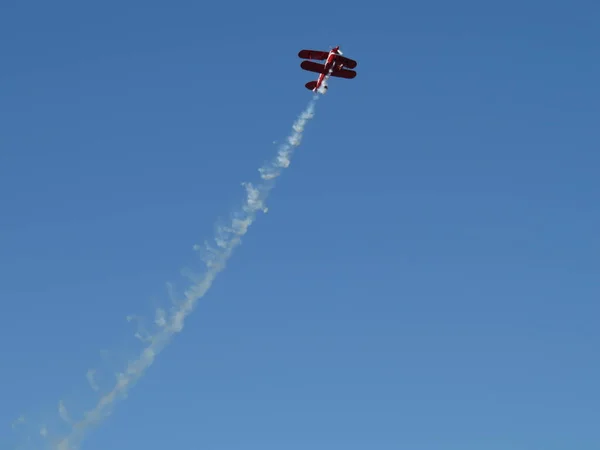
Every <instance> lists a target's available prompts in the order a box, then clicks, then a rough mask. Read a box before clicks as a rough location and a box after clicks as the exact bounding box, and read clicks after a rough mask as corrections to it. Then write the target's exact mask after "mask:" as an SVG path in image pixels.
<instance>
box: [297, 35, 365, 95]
mask: <svg viewBox="0 0 600 450" xmlns="http://www.w3.org/2000/svg"><path fill="white" fill-rule="evenodd" d="M298 56H299V57H300V58H302V59H313V60H317V61H323V60H325V64H317V63H314V62H312V61H302V63H301V64H300V67H302V68H303V69H304V70H308V71H309V72H315V73H318V74H319V78H318V79H317V81H309V82H308V83H306V84H305V86H306V88H307V89H310V90H311V91H317V90H318V89H319V88H320V87H321V85H323V87H324V88H325V89H327V84H324V83H323V81H324V80H325V77H327V76H329V75H330V76H332V77H338V78H346V79H352V78H354V77H355V76H356V72H355V71H354V70H348V69H354V68H355V67H356V65H357V62H356V61H354V60H353V59H350V58H346V57H345V56H342V51H341V50H340V46H339V45H338V46H337V47H335V48H332V49H331V50H330V51H329V53H327V52H324V51H321V50H300V52H298ZM344 67H347V68H348V69H344Z"/></svg>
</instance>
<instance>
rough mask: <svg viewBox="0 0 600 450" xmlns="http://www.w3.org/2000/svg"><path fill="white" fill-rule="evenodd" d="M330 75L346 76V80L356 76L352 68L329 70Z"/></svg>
mask: <svg viewBox="0 0 600 450" xmlns="http://www.w3.org/2000/svg"><path fill="white" fill-rule="evenodd" d="M331 76H332V77H338V78H347V79H348V80H351V79H352V78H354V77H355V76H356V72H355V71H354V70H348V69H342V70H334V71H333V72H331Z"/></svg>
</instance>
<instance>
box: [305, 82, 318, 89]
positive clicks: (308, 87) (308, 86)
mask: <svg viewBox="0 0 600 450" xmlns="http://www.w3.org/2000/svg"><path fill="white" fill-rule="evenodd" d="M304 86H306V89H308V90H311V91H312V90H313V89H314V88H316V87H317V82H316V81H314V80H313V81H309V82H308V83H306V84H305V85H304Z"/></svg>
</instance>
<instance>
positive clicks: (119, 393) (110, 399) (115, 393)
mask: <svg viewBox="0 0 600 450" xmlns="http://www.w3.org/2000/svg"><path fill="white" fill-rule="evenodd" d="M318 98H319V96H318V95H317V94H315V95H314V96H313V98H312V99H311V101H310V102H309V104H308V106H307V107H306V109H305V110H304V111H303V112H302V113H301V114H300V116H299V117H298V119H297V120H296V121H295V122H294V124H293V126H292V130H293V131H292V133H291V134H290V135H289V136H288V137H287V139H286V141H285V142H284V143H283V144H281V145H280V146H279V148H278V151H277V155H276V156H275V157H274V158H273V160H272V161H270V162H268V163H266V164H265V165H264V166H263V167H261V168H260V169H259V172H260V175H261V179H262V181H261V182H260V183H258V184H256V185H254V184H251V183H243V186H244V188H245V190H246V198H245V200H244V202H243V204H242V206H241V208H240V209H239V210H238V211H235V212H234V213H233V214H232V216H231V218H230V222H229V223H228V224H227V225H224V226H219V227H217V230H216V233H215V236H214V238H213V242H212V243H205V245H204V247H201V246H194V249H195V250H199V251H201V252H202V256H203V260H204V263H205V266H206V271H205V272H204V274H203V275H201V276H199V277H197V278H196V279H195V280H194V281H193V283H192V285H191V286H189V287H188V289H187V290H186V291H185V292H184V294H183V298H180V299H173V300H174V301H173V306H172V307H171V309H170V310H169V311H167V310H165V309H161V308H159V309H157V310H156V312H155V317H154V320H153V325H152V327H153V329H152V331H148V330H146V332H145V333H144V336H143V339H140V340H141V341H142V342H143V343H144V345H145V347H144V348H143V350H142V351H141V352H140V353H139V355H138V356H137V357H135V358H134V359H133V360H130V361H129V362H128V363H127V365H126V367H125V368H124V370H123V371H122V372H120V373H118V374H117V375H116V383H115V384H114V386H113V387H112V388H111V389H110V390H109V391H108V392H107V393H105V394H104V395H102V396H101V397H100V398H99V399H98V400H97V402H96V404H95V406H94V407H92V408H91V409H89V410H88V411H85V412H84V413H83V417H81V418H80V419H76V418H74V417H73V416H72V415H71V414H69V413H67V410H66V408H65V405H64V404H63V402H62V401H61V402H60V403H59V408H58V410H59V411H58V412H59V415H60V417H61V418H62V420H63V424H64V423H65V422H66V423H67V424H68V425H69V431H68V432H66V433H63V434H62V436H59V437H52V438H51V442H50V445H51V448H52V449H53V450H75V449H77V448H79V447H80V445H81V443H82V441H83V439H84V437H85V435H86V433H87V432H88V431H89V430H90V429H91V428H92V427H94V426H96V425H98V424H100V422H102V420H103V419H104V418H106V417H107V416H108V415H109V414H110V413H111V411H112V409H113V407H114V406H115V404H116V403H117V401H118V400H120V399H124V398H126V396H127V394H128V392H129V390H130V389H131V388H132V387H133V386H134V384H135V383H136V382H137V381H138V380H139V379H140V377H141V376H142V375H144V373H145V372H146V370H147V369H148V368H149V367H150V366H151V365H152V363H153V362H154V360H155V359H156V357H157V356H158V354H159V353H160V352H161V351H162V350H163V349H164V348H165V347H166V346H167V345H168V344H169V342H170V341H171V338H172V337H173V336H174V335H175V334H177V333H179V332H181V331H182V329H183V326H184V322H185V319H186V317H187V316H188V315H189V314H191V313H192V311H193V310H194V307H195V305H196V303H197V302H198V300H200V299H201V298H202V297H203V296H204V295H205V294H206V293H207V291H208V290H209V289H210V287H211V285H212V283H213V281H214V280H215V278H216V277H217V275H218V274H219V273H220V272H221V271H222V270H223V269H224V268H225V266H226V263H227V261H228V260H229V258H230V257H231V255H232V253H233V251H234V250H235V248H236V247H238V246H239V245H240V243H241V239H242V237H243V236H244V235H245V234H246V233H247V231H248V229H249V227H250V226H251V225H252V223H253V222H254V220H255V219H256V215H257V213H258V212H260V211H262V212H266V211H267V208H266V206H265V201H266V200H267V197H268V196H269V193H270V191H271V190H272V189H273V187H274V186H275V179H276V178H277V177H279V176H280V175H281V173H282V171H283V170H284V169H285V168H287V167H288V166H289V165H290V161H291V158H292V156H293V153H294V150H295V148H296V147H298V146H299V145H300V143H301V140H302V135H303V132H304V128H305V126H306V124H307V122H308V121H309V120H310V119H312V117H313V115H314V109H315V106H316V102H317V100H318ZM129 319H131V317H130V318H129ZM138 334H139V333H138ZM138 337H139V336H138ZM94 375H95V372H94V371H93V370H90V371H89V372H88V373H87V379H88V382H89V385H90V386H91V387H92V389H93V390H94V391H97V390H98V385H97V384H96V382H95V379H94ZM39 433H40V434H41V435H42V436H43V437H47V436H49V433H48V429H47V428H46V426H44V427H43V428H42V429H41V430H40V431H39ZM47 439H50V437H47Z"/></svg>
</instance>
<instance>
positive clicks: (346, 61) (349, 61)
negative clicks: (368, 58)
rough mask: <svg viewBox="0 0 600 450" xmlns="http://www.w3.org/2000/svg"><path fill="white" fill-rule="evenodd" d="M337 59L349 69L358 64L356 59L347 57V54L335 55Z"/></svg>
mask: <svg viewBox="0 0 600 450" xmlns="http://www.w3.org/2000/svg"><path fill="white" fill-rule="evenodd" d="M335 59H336V61H339V62H341V63H342V64H343V65H344V66H345V67H347V68H348V69H354V68H355V67H356V65H357V64H358V63H357V62H356V61H354V60H353V59H350V58H346V57H345V56H341V55H337V56H336V57H335Z"/></svg>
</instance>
